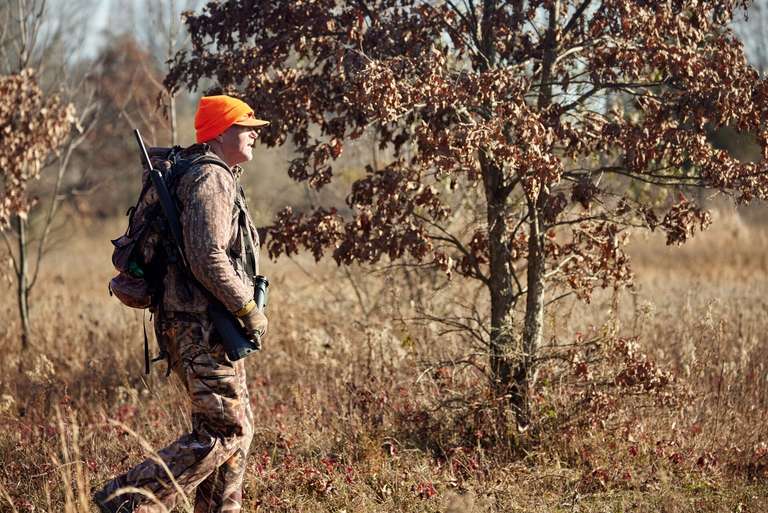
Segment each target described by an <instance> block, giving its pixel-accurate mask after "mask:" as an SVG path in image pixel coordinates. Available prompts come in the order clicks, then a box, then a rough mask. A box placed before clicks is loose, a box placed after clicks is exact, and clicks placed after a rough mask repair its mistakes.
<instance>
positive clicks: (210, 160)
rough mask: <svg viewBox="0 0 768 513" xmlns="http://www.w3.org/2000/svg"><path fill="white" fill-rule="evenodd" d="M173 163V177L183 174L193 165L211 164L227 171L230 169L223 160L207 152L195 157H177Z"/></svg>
mask: <svg viewBox="0 0 768 513" xmlns="http://www.w3.org/2000/svg"><path fill="white" fill-rule="evenodd" d="M173 164H174V165H173V176H174V178H177V177H179V176H181V175H183V174H184V173H186V172H187V171H189V170H190V169H192V168H194V167H197V166H202V165H205V164H213V165H214V166H219V167H223V168H224V169H226V170H227V171H231V170H230V168H229V166H228V165H227V164H226V163H225V162H224V161H223V160H221V159H220V158H218V157H216V156H214V155H209V154H204V155H196V156H195V157H192V158H190V159H178V160H175V161H174V163H173Z"/></svg>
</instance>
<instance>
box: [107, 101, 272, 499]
mask: <svg viewBox="0 0 768 513" xmlns="http://www.w3.org/2000/svg"><path fill="white" fill-rule="evenodd" d="M267 124H268V122H267V121H264V120H261V119H257V118H256V117H255V116H254V112H253V109H251V108H250V107H249V106H248V105H247V104H246V103H244V102H242V101H240V100H238V99H236V98H232V97H229V96H224V95H220V96H207V97H203V98H202V99H201V100H200V103H199V105H198V109H197V113H196V115H195V130H196V140H197V144H195V145H193V146H190V147H188V148H185V149H183V150H181V151H182V153H183V155H182V156H183V157H185V158H186V157H192V156H194V155H198V154H209V155H214V156H216V157H218V158H219V159H220V160H221V161H223V162H224V163H225V164H226V166H220V165H215V164H210V163H205V164H201V165H198V166H193V167H191V168H190V169H187V170H186V171H185V172H184V173H183V175H182V176H180V177H179V178H178V179H177V181H176V185H175V186H174V190H173V192H174V195H175V198H176V201H177V204H178V207H179V211H180V214H179V219H180V221H181V225H182V233H183V249H184V253H185V257H186V259H187V263H188V268H189V270H190V271H191V272H192V274H193V275H194V280H190V279H189V278H188V276H189V275H188V274H185V272H184V270H183V269H182V268H181V267H180V266H179V265H174V264H169V265H168V268H167V271H166V274H165V277H164V278H163V292H162V299H161V301H160V304H159V306H158V308H157V309H156V310H155V315H156V317H155V331H156V333H157V336H158V342H159V345H160V347H162V348H164V350H165V351H166V353H167V357H168V364H169V368H170V369H172V370H173V371H174V372H175V373H176V375H177V376H178V377H179V378H180V379H181V382H182V383H183V385H184V388H185V389H186V391H187V393H188V395H189V398H190V401H191V404H192V408H191V416H192V431H191V432H190V433H186V434H184V435H182V436H181V437H180V438H178V439H177V440H176V441H175V442H173V443H171V444H170V445H169V446H167V447H165V448H164V449H162V450H160V451H159V452H158V455H159V456H160V459H162V463H160V462H159V461H157V460H156V459H154V458H148V459H146V460H145V461H143V462H142V463H139V464H138V465H137V466H135V467H133V468H132V469H130V470H129V471H127V472H126V473H124V474H122V475H120V476H118V477H116V478H114V479H112V480H111V481H109V482H107V483H106V485H105V486H104V487H103V488H102V489H101V490H99V491H98V492H96V493H95V494H94V501H95V502H96V504H97V505H98V506H99V508H100V510H101V511H102V513H103V512H110V513H129V512H141V513H154V512H160V511H165V510H171V509H173V507H174V505H175V504H176V502H177V501H178V500H179V498H180V494H181V493H183V494H184V495H185V496H186V497H187V498H188V499H189V500H190V502H192V501H194V507H195V509H194V510H195V512H196V513H202V512H210V513H213V512H228V513H236V512H239V511H240V510H241V504H242V488H243V477H244V472H245V464H246V457H247V455H248V449H249V447H250V444H251V438H252V437H253V414H252V411H251V405H250V400H249V397H248V387H247V385H246V376H245V367H244V363H243V360H238V361H235V362H232V361H230V360H229V358H228V357H227V355H226V353H225V351H224V348H223V346H222V343H221V339H220V338H219V336H218V334H217V332H216V331H215V329H214V327H213V324H212V321H211V319H210V318H209V317H208V315H207V313H206V312H207V307H208V304H209V299H208V298H209V297H211V295H212V296H213V297H215V298H216V299H217V300H218V301H219V302H220V303H221V304H222V305H224V306H225V307H226V308H227V309H229V311H231V312H232V313H233V314H234V315H236V316H237V317H239V318H240V319H241V321H242V323H243V325H244V327H245V330H246V332H247V334H248V335H249V336H255V335H259V336H260V337H262V338H263V337H264V335H265V334H266V332H267V318H266V317H265V316H264V314H263V313H262V312H261V311H260V310H259V309H258V308H256V307H255V302H254V297H253V295H254V278H255V276H256V275H257V274H258V272H259V269H258V265H259V253H258V251H259V235H258V232H257V230H256V229H255V228H254V225H253V222H252V221H251V217H250V215H249V214H248V211H247V206H246V202H245V197H244V194H243V189H242V187H241V186H240V183H239V181H240V180H239V179H240V175H241V173H242V169H241V168H240V167H239V164H241V163H243V162H247V161H249V160H251V159H252V158H253V147H254V144H255V142H256V130H257V129H258V127H261V126H264V125H267ZM194 281H196V282H197V284H196V283H193V282H194ZM201 286H202V287H204V288H205V289H207V291H203V290H200V287H201ZM166 468H167V470H166ZM121 489H125V490H124V491H121Z"/></svg>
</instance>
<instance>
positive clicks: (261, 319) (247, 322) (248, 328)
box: [241, 308, 269, 339]
mask: <svg viewBox="0 0 768 513" xmlns="http://www.w3.org/2000/svg"><path fill="white" fill-rule="evenodd" d="M241 320H242V321H243V326H244V327H245V333H246V335H248V336H249V337H251V338H254V339H255V338H256V337H255V335H257V334H258V335H259V337H260V338H264V336H265V335H266V334H267V328H268V326H269V321H268V320H267V316H266V315H264V314H263V313H262V312H261V310H259V309H258V308H254V309H253V310H251V311H250V312H248V313H247V314H245V315H244V316H243V317H241Z"/></svg>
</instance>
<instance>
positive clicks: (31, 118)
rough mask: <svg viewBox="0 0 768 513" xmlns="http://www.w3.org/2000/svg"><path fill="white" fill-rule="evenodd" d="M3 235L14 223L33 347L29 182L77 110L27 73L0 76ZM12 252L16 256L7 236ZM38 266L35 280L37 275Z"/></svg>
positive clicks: (24, 339)
mask: <svg viewBox="0 0 768 513" xmlns="http://www.w3.org/2000/svg"><path fill="white" fill-rule="evenodd" d="M0 99H1V100H0V172H1V173H2V175H1V176H2V184H3V188H2V190H1V191H0V198H1V199H2V202H1V203H0V230H4V229H5V228H7V227H8V225H9V223H10V221H11V220H12V219H13V220H14V223H15V230H16V233H17V237H18V238H17V243H18V250H17V251H16V253H15V254H16V255H18V258H17V259H14V261H13V267H14V272H15V274H16V276H17V280H16V283H17V295H18V305H19V317H20V319H21V326H22V330H21V347H22V350H25V349H27V347H28V345H29V292H30V290H31V289H32V287H33V286H34V280H31V281H30V280H29V279H28V277H29V267H28V261H29V259H28V251H27V244H28V240H27V213H28V212H29V209H30V208H31V207H32V204H33V203H34V202H33V201H32V200H31V199H30V198H29V197H28V195H27V187H28V185H29V182H30V181H31V180H34V179H36V178H37V177H38V176H39V174H40V169H41V167H42V165H43V163H44V162H45V161H46V160H47V159H48V158H49V155H50V154H51V153H52V152H54V151H56V150H57V149H58V148H59V147H60V146H61V145H62V144H63V143H64V142H65V140H66V138H67V136H68V135H69V132H70V130H71V127H72V123H73V122H74V114H75V113H74V108H73V107H72V106H71V105H63V104H62V103H61V102H60V101H59V98H58V97H56V96H53V97H46V96H44V95H43V92H42V90H41V89H40V88H39V87H38V86H37V83H36V82H35V76H34V74H33V73H32V72H31V71H29V70H25V71H22V72H21V73H19V74H16V75H5V76H0ZM3 235H4V237H5V241H6V243H7V244H8V251H9V253H10V254H11V255H13V254H14V251H13V249H12V248H11V247H10V244H11V243H10V240H9V238H8V237H7V235H6V233H5V232H4V231H3ZM39 263H40V259H38V260H37V266H36V271H35V276H37V269H39Z"/></svg>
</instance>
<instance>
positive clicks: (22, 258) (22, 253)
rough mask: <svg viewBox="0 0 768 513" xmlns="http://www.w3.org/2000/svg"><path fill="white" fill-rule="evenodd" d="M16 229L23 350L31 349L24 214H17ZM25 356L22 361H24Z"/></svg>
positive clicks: (17, 281) (17, 293) (18, 295)
mask: <svg viewBox="0 0 768 513" xmlns="http://www.w3.org/2000/svg"><path fill="white" fill-rule="evenodd" d="M16 221H17V222H16V231H17V235H18V239H19V268H18V275H17V276H16V283H17V285H18V286H17V288H16V295H17V300H18V306H19V319H20V320H21V350H22V352H26V351H27V349H29V338H30V337H29V287H28V286H27V277H28V267H29V264H28V256H29V255H27V221H26V219H24V218H23V217H22V216H16ZM23 360H24V357H22V358H21V360H20V361H23Z"/></svg>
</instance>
